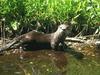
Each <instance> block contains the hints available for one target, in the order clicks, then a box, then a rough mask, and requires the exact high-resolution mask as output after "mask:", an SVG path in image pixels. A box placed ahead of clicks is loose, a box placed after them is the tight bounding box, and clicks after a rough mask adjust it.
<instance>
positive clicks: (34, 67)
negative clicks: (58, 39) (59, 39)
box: [0, 50, 67, 75]
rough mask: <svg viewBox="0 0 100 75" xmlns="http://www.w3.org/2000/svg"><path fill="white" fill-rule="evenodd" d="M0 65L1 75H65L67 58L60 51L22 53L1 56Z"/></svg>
mask: <svg viewBox="0 0 100 75" xmlns="http://www.w3.org/2000/svg"><path fill="white" fill-rule="evenodd" d="M0 65H1V67H0V71H1V70H3V71H2V75H55V74H56V75H58V74H60V75H65V74H66V66H67V57H66V55H65V53H64V52H60V51H50V50H40V51H22V52H20V53H19V52H15V53H12V54H8V55H4V56H1V57H0ZM62 73H63V74H62Z"/></svg>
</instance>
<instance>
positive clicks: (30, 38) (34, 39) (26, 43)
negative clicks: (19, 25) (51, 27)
mask: <svg viewBox="0 0 100 75" xmlns="http://www.w3.org/2000/svg"><path fill="white" fill-rule="evenodd" d="M69 30H70V26H69V25H66V24H61V25H59V26H58V29H57V30H56V31H55V32H53V33H49V34H46V33H42V32H38V31H36V30H32V31H30V32H28V33H26V34H23V35H20V36H19V37H17V38H14V40H13V41H12V42H10V43H8V44H7V45H6V46H4V47H2V48H1V49H0V51H5V50H10V49H16V48H19V47H22V48H23V49H27V50H28V49H34V50H35V49H47V48H50V49H53V50H57V49H58V46H59V44H60V43H61V44H64V40H65V38H66V36H67V35H68V34H69Z"/></svg>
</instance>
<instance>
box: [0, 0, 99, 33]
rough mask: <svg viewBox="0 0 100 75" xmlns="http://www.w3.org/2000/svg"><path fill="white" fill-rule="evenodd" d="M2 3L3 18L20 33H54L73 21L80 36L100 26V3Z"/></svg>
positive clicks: (58, 0) (0, 14) (22, 0)
mask: <svg viewBox="0 0 100 75" xmlns="http://www.w3.org/2000/svg"><path fill="white" fill-rule="evenodd" d="M0 3H1V4H0V8H1V10H0V18H5V19H6V21H5V24H6V27H8V28H9V30H14V28H15V27H16V28H17V30H18V32H19V31H21V30H22V31H24V29H25V30H28V29H29V30H32V29H37V30H40V31H44V32H51V31H52V30H51V29H52V27H53V26H54V25H58V24H60V23H64V22H66V21H70V22H71V23H72V24H73V31H76V34H77V33H79V32H80V31H81V30H82V29H85V30H84V31H86V33H87V32H88V31H90V30H91V29H92V30H95V29H96V28H98V25H100V19H99V18H100V16H99V15H100V2H99V0H0ZM15 23H16V24H15ZM89 29H90V30H89ZM90 32H91V31H90Z"/></svg>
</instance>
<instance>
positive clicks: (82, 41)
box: [65, 37, 85, 43]
mask: <svg viewBox="0 0 100 75" xmlns="http://www.w3.org/2000/svg"><path fill="white" fill-rule="evenodd" d="M65 41H68V42H79V43H85V40H81V39H78V38H69V37H67V38H66V39H65Z"/></svg>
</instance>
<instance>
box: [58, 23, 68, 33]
mask: <svg viewBox="0 0 100 75" xmlns="http://www.w3.org/2000/svg"><path fill="white" fill-rule="evenodd" d="M67 29H68V30H69V25H65V24H61V25H59V26H58V29H57V31H59V32H65V31H66V30H67Z"/></svg>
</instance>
